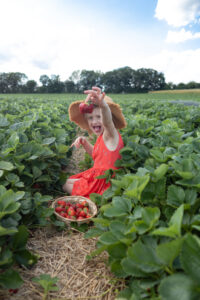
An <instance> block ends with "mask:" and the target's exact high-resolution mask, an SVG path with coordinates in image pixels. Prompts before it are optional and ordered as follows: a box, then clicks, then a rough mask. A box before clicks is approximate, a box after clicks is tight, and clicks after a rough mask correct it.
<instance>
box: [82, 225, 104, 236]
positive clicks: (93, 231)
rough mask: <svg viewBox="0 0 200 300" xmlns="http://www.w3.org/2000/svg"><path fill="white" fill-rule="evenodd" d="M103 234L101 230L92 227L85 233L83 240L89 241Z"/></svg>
mask: <svg viewBox="0 0 200 300" xmlns="http://www.w3.org/2000/svg"><path fill="white" fill-rule="evenodd" d="M103 232H104V231H102V230H101V229H99V228H96V227H93V228H91V229H89V230H88V231H87V232H86V233H85V235H84V238H86V239H89V238H93V237H96V236H100V235H101V234H102V233H103Z"/></svg>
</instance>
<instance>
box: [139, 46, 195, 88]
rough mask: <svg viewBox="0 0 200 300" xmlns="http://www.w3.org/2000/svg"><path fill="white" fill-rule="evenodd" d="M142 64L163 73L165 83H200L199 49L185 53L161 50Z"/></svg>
mask: <svg viewBox="0 0 200 300" xmlns="http://www.w3.org/2000/svg"><path fill="white" fill-rule="evenodd" d="M144 64H145V65H146V66H148V67H152V66H153V67H154V68H155V69H156V70H159V71H160V72H163V73H164V75H165V79H166V82H169V81H171V82H173V83H176V84H177V83H180V82H184V83H188V82H190V81H196V82H200V48H199V49H196V50H187V51H168V50H163V51H161V52H160V53H157V54H156V55H155V56H152V57H148V58H147V59H146V61H144Z"/></svg>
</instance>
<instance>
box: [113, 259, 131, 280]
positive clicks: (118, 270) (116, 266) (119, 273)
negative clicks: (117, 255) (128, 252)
mask: <svg viewBox="0 0 200 300" xmlns="http://www.w3.org/2000/svg"><path fill="white" fill-rule="evenodd" d="M110 269H111V272H112V273H114V275H115V276H116V277H119V278H123V277H126V276H127V275H126V272H125V271H124V270H123V268H122V265H121V261H120V260H115V261H112V263H111V264H110Z"/></svg>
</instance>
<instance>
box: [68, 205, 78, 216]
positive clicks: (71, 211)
mask: <svg viewBox="0 0 200 300" xmlns="http://www.w3.org/2000/svg"><path fill="white" fill-rule="evenodd" d="M67 214H68V215H69V216H75V215H76V212H75V210H74V209H73V207H69V208H68V210H67Z"/></svg>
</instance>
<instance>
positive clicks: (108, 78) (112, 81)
mask: <svg viewBox="0 0 200 300" xmlns="http://www.w3.org/2000/svg"><path fill="white" fill-rule="evenodd" d="M133 73H134V70H133V69H131V68H130V67H123V68H119V69H115V70H113V71H109V72H106V73H105V74H104V76H103V79H102V81H103V86H104V87H105V91H106V92H112V93H123V92H124V93H130V92H132V90H133V87H132V85H131V84H132V78H133Z"/></svg>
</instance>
